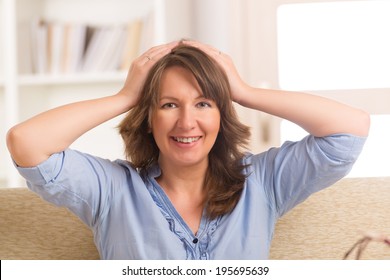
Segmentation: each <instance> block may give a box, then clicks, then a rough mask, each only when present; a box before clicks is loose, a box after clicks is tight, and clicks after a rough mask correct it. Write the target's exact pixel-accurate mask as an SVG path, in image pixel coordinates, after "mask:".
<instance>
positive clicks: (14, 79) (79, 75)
mask: <svg viewBox="0 0 390 280" xmlns="http://www.w3.org/2000/svg"><path fill="white" fill-rule="evenodd" d="M0 16H1V17H0V22H1V29H0V54H1V56H0V133H1V140H0V187H16V186H21V185H24V182H23V180H22V178H21V177H20V176H19V175H18V173H17V172H16V170H15V168H14V166H13V163H12V161H11V159H10V157H9V154H8V151H7V149H6V144H5V135H6V131H7V130H8V129H9V128H10V127H11V126H13V125H14V124H16V123H18V122H20V121H23V120H25V119H27V118H29V117H31V116H33V115H35V114H37V113H39V112H41V111H44V110H47V109H50V108H52V107H55V106H59V105H62V104H66V103H70V102H75V101H79V100H83V99H89V98H98V97H102V96H106V95H109V94H114V93H115V92H117V91H118V90H119V89H120V87H121V86H122V84H123V82H124V79H125V77H126V72H127V69H128V66H129V63H130V62H131V60H132V58H133V57H135V56H136V55H138V54H139V53H140V52H142V51H143V50H146V49H147V48H149V47H151V46H152V45H155V44H159V43H162V42H164V41H165V1H164V0H143V1H139V0H0ZM136 23H137V24H138V35H135V34H136V31H134V30H135V29H136V28H137V27H135V26H136ZM76 27H77V28H80V29H83V30H84V31H85V34H84V36H82V35H77V38H78V39H77V40H78V43H74V44H70V43H69V42H70V41H71V39H70V38H73V37H71V36H70V35H69V34H72V33H71V31H70V30H72V31H73V30H75V29H76ZM37 28H38V29H39V30H40V31H39V32H40V33H37V32H36V30H37ZM102 30H104V31H102ZM98 32H101V33H104V34H105V35H104V36H103V35H101V38H100V40H98V43H97V46H100V47H96V49H95V51H94V52H92V51H91V52H92V53H91V54H90V56H91V57H92V59H91V60H90V64H91V65H90V66H88V67H87V66H85V67H82V66H81V65H85V64H87V62H86V60H87V52H88V51H89V47H90V46H91V45H92V43H91V42H92V41H93V38H95V37H94V36H97V35H96V34H97V33H98ZM74 33H75V32H74ZM78 34H80V33H78ZM80 38H81V39H80ZM73 40H76V39H73ZM96 40H97V39H96ZM114 41H115V43H113V42H114ZM65 42H67V43H68V44H66V43H65ZM103 44H105V49H106V52H102V46H103ZM71 45H72V46H73V47H70V46H71ZM76 45H77V46H79V47H78V48H76V47H75V46H76ZM80 46H81V47H80ZM80 48H81V49H80ZM127 49H133V51H132V53H131V54H129V52H125V50H127ZM42 50H45V51H42ZM70 50H72V51H70ZM74 50H78V51H79V52H81V55H76V54H75V52H74ZM118 50H121V52H119V51H118ZM69 53H71V54H72V55H69ZM76 56H77V57H78V60H77V62H72V63H73V65H77V66H73V67H68V66H69V65H70V64H71V62H70V59H71V58H74V57H76ZM42 57H43V58H42ZM103 58H104V60H103ZM99 59H101V60H100V62H99V64H97V65H94V66H93V65H92V64H94V63H95V62H96V61H97V60H99ZM114 61H115V63H114ZM39 65H40V66H39ZM42 65H43V66H42ZM65 65H67V66H65ZM39 67H40V68H39ZM66 67H68V68H66ZM118 122H119V120H118V119H114V120H112V121H110V122H108V123H106V124H103V125H102V126H100V127H98V128H96V129H94V130H93V131H91V132H88V133H87V134H86V135H84V136H82V137H81V138H80V139H79V140H77V141H76V143H75V144H74V145H72V148H76V149H80V150H83V151H86V152H90V153H93V154H96V155H99V156H102V157H105V158H110V159H115V158H118V157H123V155H122V142H121V139H120V137H119V135H117V133H116V131H115V127H116V125H117V123H118ZM97 140H99V141H97Z"/></svg>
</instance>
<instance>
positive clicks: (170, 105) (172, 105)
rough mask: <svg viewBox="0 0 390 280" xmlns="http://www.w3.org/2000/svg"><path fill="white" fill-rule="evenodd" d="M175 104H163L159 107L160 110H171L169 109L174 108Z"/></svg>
mask: <svg viewBox="0 0 390 280" xmlns="http://www.w3.org/2000/svg"><path fill="white" fill-rule="evenodd" d="M176 107H177V106H176V104H175V103H165V104H163V105H162V106H161V108H163V109H171V108H176Z"/></svg>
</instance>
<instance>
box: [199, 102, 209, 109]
mask: <svg viewBox="0 0 390 280" xmlns="http://www.w3.org/2000/svg"><path fill="white" fill-rule="evenodd" d="M197 107H200V108H210V107H211V104H210V103H208V102H205V101H202V102H199V103H198V104H197Z"/></svg>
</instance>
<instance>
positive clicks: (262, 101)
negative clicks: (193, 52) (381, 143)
mask: <svg viewBox="0 0 390 280" xmlns="http://www.w3.org/2000/svg"><path fill="white" fill-rule="evenodd" d="M184 44H188V45H192V46H194V47H198V48H200V49H201V50H203V51H205V52H206V53H207V54H209V55H210V56H212V57H213V58H214V59H215V60H216V61H217V62H218V63H219V64H220V65H221V66H222V68H223V69H224V70H225V72H226V74H227V76H228V78H229V83H230V86H231V89H232V95H233V100H234V101H235V102H237V103H239V104H241V105H243V106H245V107H248V108H252V109H256V110H259V111H263V112H265V113H268V114H271V115H274V116H277V117H281V118H283V119H286V120H289V121H292V122H294V123H296V124H297V125H299V126H301V127H302V128H303V129H305V130H306V131H308V132H309V133H310V134H312V135H314V136H318V137H322V136H327V135H331V134H335V133H348V134H353V135H357V136H367V135H368V131H369V127H370V117H369V114H367V113H366V112H364V111H362V110H360V109H357V108H353V107H351V106H348V105H345V104H342V103H339V102H336V101H334V100H330V99H327V98H323V97H319V96H315V95H311V94H306V93H301V92H289V91H282V90H269V89H260V88H254V87H251V86H249V85H247V84H246V83H245V82H244V81H243V80H242V79H241V78H240V75H239V74H238V72H237V70H236V68H235V66H234V64H233V62H232V59H231V58H230V57H229V56H228V55H226V54H224V53H221V52H220V51H218V50H217V49H215V48H213V47H211V46H207V45H204V44H201V43H199V42H193V41H184Z"/></svg>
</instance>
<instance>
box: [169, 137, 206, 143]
mask: <svg viewBox="0 0 390 280" xmlns="http://www.w3.org/2000/svg"><path fill="white" fill-rule="evenodd" d="M199 138H200V137H173V139H175V141H177V142H181V143H192V142H195V141H198V140H199Z"/></svg>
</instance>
